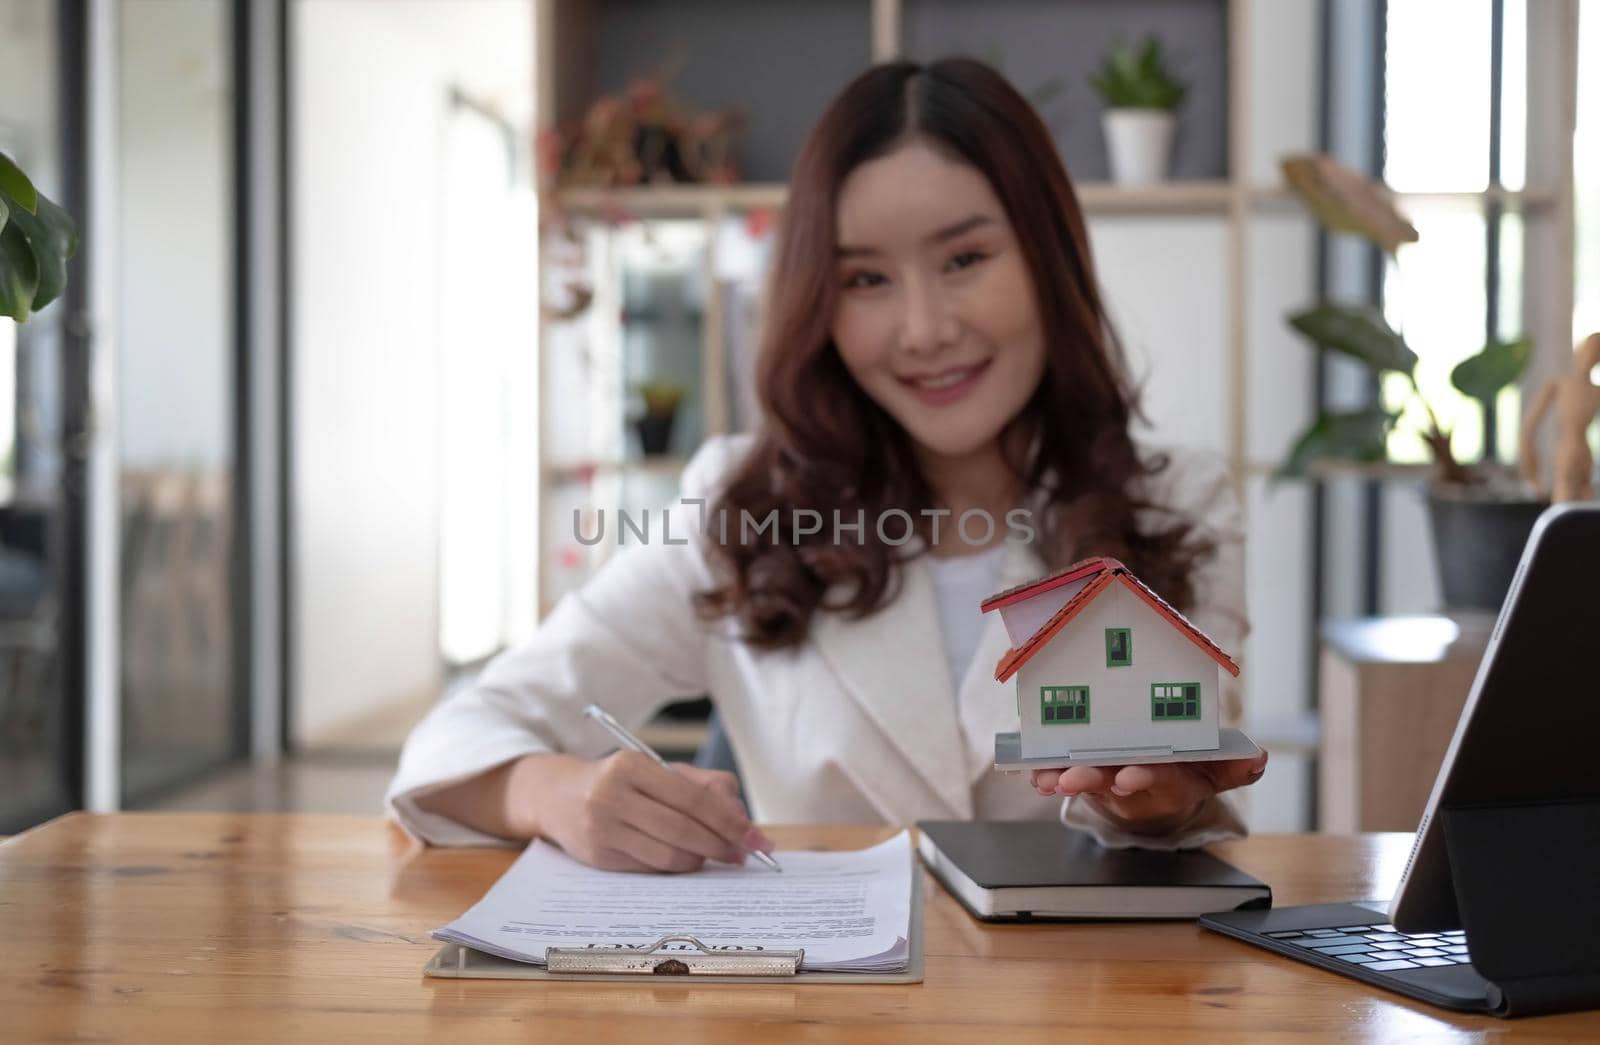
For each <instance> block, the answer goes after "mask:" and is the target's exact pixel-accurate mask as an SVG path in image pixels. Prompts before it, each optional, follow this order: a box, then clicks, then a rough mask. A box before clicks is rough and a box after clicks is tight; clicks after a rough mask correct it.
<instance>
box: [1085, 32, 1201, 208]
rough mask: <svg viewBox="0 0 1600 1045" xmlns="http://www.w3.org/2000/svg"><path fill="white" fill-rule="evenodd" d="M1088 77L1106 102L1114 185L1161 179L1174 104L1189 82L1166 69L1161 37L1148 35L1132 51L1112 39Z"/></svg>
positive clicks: (1174, 120) (1174, 124)
mask: <svg viewBox="0 0 1600 1045" xmlns="http://www.w3.org/2000/svg"><path fill="white" fill-rule="evenodd" d="M1090 82H1091V83H1092V84H1094V88H1095V90H1096V91H1098V92H1100V97H1101V99H1102V100H1103V101H1104V102H1105V105H1106V109H1105V113H1104V114H1103V116H1102V117H1101V119H1102V123H1103V126H1104V127H1105V134H1106V153H1107V155H1108V158H1109V159H1110V163H1111V180H1112V181H1114V182H1116V183H1117V184H1119V185H1148V184H1151V183H1153V182H1158V181H1163V180H1165V179H1166V176H1167V164H1168V161H1169V158H1170V157H1171V155H1172V137H1173V132H1174V130H1175V129H1176V127H1177V117H1176V116H1175V115H1174V110H1176V109H1177V108H1178V106H1179V105H1180V104H1181V103H1182V102H1183V97H1184V95H1185V94H1186V93H1188V90H1189V88H1188V85H1187V84H1185V83H1182V82H1181V81H1179V80H1178V79H1176V78H1175V77H1174V76H1173V75H1172V73H1171V72H1170V71H1169V70H1168V69H1167V65H1166V60H1165V58H1164V56H1163V55H1162V51H1161V41H1160V40H1158V39H1157V38H1156V37H1154V36H1151V37H1148V38H1146V40H1145V42H1144V44H1143V45H1142V46H1141V47H1140V48H1139V49H1138V50H1137V51H1135V50H1134V49H1133V48H1132V47H1129V46H1127V45H1125V44H1121V43H1117V44H1113V45H1112V47H1111V50H1110V51H1109V52H1107V54H1106V58H1105V62H1104V63H1103V64H1102V65H1101V66H1100V71H1099V72H1097V73H1096V74H1095V75H1094V76H1093V77H1091V78H1090Z"/></svg>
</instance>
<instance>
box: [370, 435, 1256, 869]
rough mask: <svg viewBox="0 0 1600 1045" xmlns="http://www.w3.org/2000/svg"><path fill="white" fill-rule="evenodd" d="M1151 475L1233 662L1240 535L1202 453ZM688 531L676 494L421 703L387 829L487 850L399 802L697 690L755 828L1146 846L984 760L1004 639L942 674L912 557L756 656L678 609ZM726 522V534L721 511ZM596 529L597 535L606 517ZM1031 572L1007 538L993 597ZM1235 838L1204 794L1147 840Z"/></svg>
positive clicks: (695, 486)
mask: <svg viewBox="0 0 1600 1045" xmlns="http://www.w3.org/2000/svg"><path fill="white" fill-rule="evenodd" d="M751 443H752V440H751V437H749V436H733V437H719V438H715V439H712V440H710V441H708V442H707V443H706V444H705V445H704V446H703V447H701V449H700V451H699V452H698V453H697V454H695V456H694V458H693V459H692V460H691V461H690V463H689V465H688V467H687V468H686V470H685V472H684V477H683V483H682V488H683V497H685V498H692V497H707V498H708V502H707V503H708V505H709V504H710V503H713V502H714V500H715V492H716V490H717V487H718V484H719V482H720V480H721V478H722V477H723V476H724V475H726V474H727V473H728V470H729V469H730V468H731V467H732V465H734V464H735V463H737V460H738V459H739V456H740V455H741V454H743V453H745V452H747V451H748V449H749V447H750V446H751ZM1152 482H1153V483H1154V484H1155V485H1154V486H1153V487H1152V489H1151V490H1150V491H1149V492H1150V494H1151V500H1152V501H1154V502H1155V503H1158V504H1164V505H1168V506H1170V507H1172V508H1175V509H1177V510H1179V511H1181V512H1183V513H1185V514H1186V515H1187V516H1188V517H1189V518H1190V519H1191V520H1193V521H1194V522H1195V523H1196V525H1197V527H1198V529H1199V531H1200V532H1201V533H1202V534H1203V535H1204V536H1206V537H1208V538H1209V539H1211V540H1214V541H1216V542H1217V545H1218V554H1217V555H1216V556H1215V557H1214V558H1213V559H1211V560H1210V561H1209V562H1208V563H1206V564H1205V566H1204V567H1203V568H1202V569H1201V570H1200V571H1199V572H1198V573H1197V575H1196V590H1197V606H1196V609H1195V611H1194V612H1193V613H1192V614H1190V617H1191V619H1192V620H1193V621H1194V622H1195V624H1196V625H1197V626H1198V627H1200V628H1201V629H1202V630H1203V631H1205V632H1206V633H1207V634H1209V635H1210V636H1211V637H1212V638H1213V639H1214V640H1216V642H1217V643H1218V644H1219V645H1220V646H1222V648H1223V649H1225V650H1227V651H1228V652H1229V653H1231V654H1232V655H1233V656H1234V657H1235V658H1237V657H1238V656H1239V654H1240V645H1241V643H1242V641H1243V638H1244V635H1245V631H1246V620H1245V614H1244V560H1243V541H1244V533H1243V525H1242V521H1241V515H1240V511H1239V507H1238V502H1237V498H1236V497H1235V495H1234V492H1233V489H1232V486H1231V484H1230V483H1229V481H1228V478H1227V475H1226V473H1225V472H1224V471H1223V469H1222V467H1221V465H1220V462H1219V461H1218V460H1217V459H1216V458H1215V457H1214V456H1206V455H1200V454H1196V453H1193V452H1187V451H1185V452H1174V453H1173V454H1172V463H1171V465H1170V466H1169V467H1168V469H1167V470H1166V471H1165V472H1163V473H1162V474H1161V475H1160V476H1158V477H1157V478H1156V479H1155V480H1152ZM596 507H599V506H596ZM609 514H610V513H609V512H608V515H609ZM653 521H654V522H656V523H658V524H659V521H660V520H659V518H657V519H655V520H653ZM699 522H700V509H699V507H698V506H693V505H686V504H682V503H680V504H679V505H677V506H675V507H674V508H673V510H672V521H671V524H670V530H669V534H668V535H670V537H671V538H672V540H673V541H674V542H683V543H671V544H669V543H666V542H665V541H664V540H663V539H662V538H663V536H664V535H663V534H662V533H661V532H660V531H659V530H652V532H651V533H650V535H649V536H650V543H649V544H647V545H641V544H639V543H637V541H636V540H635V539H634V537H633V535H631V534H630V535H629V542H630V543H629V546H628V547H626V548H624V549H622V550H621V551H620V552H618V553H617V554H615V555H614V556H613V557H612V558H611V559H610V560H609V561H607V562H606V564H605V565H604V566H602V567H601V569H600V570H599V571H598V572H597V573H596V574H595V576H594V577H593V578H592V579H591V580H590V581H589V582H588V583H587V584H586V585H584V587H583V588H582V589H580V590H579V591H577V592H574V593H572V594H569V595H567V596H566V597H565V598H563V599H562V600H561V601H560V602H559V603H558V604H557V605H556V607H555V609H554V610H553V611H552V612H551V613H550V615H549V617H548V618H547V619H546V620H545V621H544V622H543V623H542V624H541V625H540V627H539V629H538V631H537V632H536V633H535V635H534V636H533V637H532V638H531V639H529V640H528V641H527V642H526V643H524V644H523V645H521V646H520V647H517V648H515V649H512V650H509V651H507V652H506V653H504V654H502V655H500V656H499V657H497V658H495V659H494V660H493V661H492V662H490V664H489V665H488V666H487V667H486V668H485V669H484V671H483V673H482V675H481V676H480V677H479V678H478V679H477V681H476V682H475V683H474V684H473V685H472V686H470V687H469V688H467V689H465V690H463V691H460V692H458V693H457V694H456V695H455V696H453V697H451V698H449V699H447V700H445V701H443V702H441V703H440V704H438V705H437V706H435V708H434V709H433V710H432V712H431V713H430V714H429V715H428V716H427V717H426V718H425V719H424V720H423V721H422V722H421V723H419V724H418V725H417V727H416V728H415V730H414V731H413V732H412V734H411V736H410V737H409V738H408V739H407V741H406V744H405V748H404V750H403V751H402V752H401V756H400V766H399V771H398V772H397V774H396V776H395V778H394V781H393V782H392V783H391V785H390V787H389V793H388V803H389V807H390V809H391V811H392V813H393V815H394V816H395V817H396V818H397V819H398V821H399V822H400V824H401V825H402V826H404V827H405V828H406V829H407V830H408V831H409V832H410V833H411V834H413V835H414V836H416V837H418V838H420V839H422V840H424V841H427V842H430V843H433V844H438V845H484V844H500V843H501V840H500V839H495V838H492V837H490V836H487V835H484V834H481V833H479V832H477V831H474V830H472V829H470V828H467V827H466V826H464V825H462V824H459V823H457V822H455V821H452V820H449V819H447V818H445V817H442V816H439V815H437V814H433V813H428V812H425V811H423V810H422V809H420V808H418V807H417V805H416V801H415V800H416V798H417V797H418V796H420V795H423V794H425V793H427V792H429V791H432V790H436V789H439V788H442V787H445V786H448V785H451V784H454V783H457V782H459V781H462V780H465V779H467V778H469V777H472V776H475V775H477V774H479V773H482V772H484V771H485V770H488V769H491V768H493V767H495V766H498V765H501V764H503V763H505V762H508V761H510V760H512V759H515V758H518V757H520V756H522V755H525V754H529V753H530V752H541V751H561V752H568V753H572V754H577V755H582V756H585V757H599V756H602V755H605V754H606V753H608V752H609V751H611V750H613V749H614V748H615V744H614V743H613V742H612V741H611V739H610V737H609V736H608V735H607V734H606V733H605V732H604V731H603V730H600V729H599V728H598V727H596V726H595V725H594V724H593V723H592V722H590V721H589V720H588V719H586V718H585V717H584V715H583V708H584V706H585V705H586V704H588V703H590V702H591V701H593V702H596V703H599V704H600V705H601V706H603V707H605V708H606V709H607V710H608V711H610V712H611V713H612V714H613V715H615V716H616V717H617V718H618V719H620V720H621V721H622V722H623V724H624V725H627V726H628V727H629V728H636V727H638V726H641V725H642V724H644V723H645V722H646V721H648V720H649V719H650V718H651V717H652V716H653V715H654V714H655V713H656V711H657V710H658V709H660V708H661V707H662V706H663V705H664V704H666V703H669V702H671V701H673V700H679V699H684V698H691V697H696V696H700V695H703V694H709V695H710V696H711V698H712V700H713V701H714V702H715V703H716V706H717V708H718V710H719V711H720V712H721V715H722V719H723V722H724V724H725V726H726V728H727V733H728V739H729V741H730V743H731V744H732V747H733V751H734V754H735V756H736V757H737V759H738V762H739V768H740V771H741V773H742V774H743V776H744V786H745V797H746V799H747V801H748V802H749V805H750V812H751V815H752V817H753V818H754V819H755V820H757V821H758V822H761V823H825V824H841V823H888V824H909V823H911V822H912V821H915V820H921V819H972V818H981V819H1027V818H1053V817H1056V816H1058V815H1063V816H1064V817H1065V819H1066V821H1067V822H1068V823H1071V824H1075V825H1076V826H1081V827H1085V828H1087V829H1089V830H1091V831H1093V832H1094V833H1095V834H1097V835H1098V836H1099V837H1100V838H1101V840H1102V841H1104V842H1107V843H1108V844H1113V845H1127V844H1140V845H1150V844H1152V843H1150V842H1149V840H1145V839H1140V840H1135V839H1132V838H1130V837H1128V836H1123V835H1119V834H1118V833H1117V832H1116V831H1115V830H1114V829H1112V828H1111V827H1110V825H1108V824H1106V823H1104V822H1103V821H1100V820H1099V819H1098V818H1096V817H1095V816H1094V815H1093V813H1092V811H1091V810H1090V809H1089V808H1088V807H1087V806H1081V804H1080V806H1079V807H1078V808H1074V809H1072V810H1070V812H1069V811H1068V810H1066V809H1064V808H1063V806H1062V803H1061V801H1060V800H1059V799H1055V798H1041V797H1040V796H1039V795H1037V794H1036V793H1035V792H1034V790H1033V788H1032V787H1030V786H1029V784H1028V781H1027V778H1026V777H1025V776H1017V775H1007V774H1001V773H997V772H995V771H994V769H993V768H992V763H993V756H994V735H995V733H997V732H1004V731H1010V730H1015V729H1016V728H1017V721H1016V701H1015V697H1014V695H1013V693H1012V690H1011V684H1010V683H1005V684H1002V683H998V682H996V681H995V680H994V668H995V663H996V662H997V661H998V660H999V659H1000V657H1001V655H1002V654H1003V653H1005V651H1006V649H1007V646H1008V643H1007V641H1006V634H1005V628H1004V626H1003V625H1002V623H1001V621H1000V619H999V614H990V615H989V616H988V617H987V618H986V619H985V622H984V625H983V629H984V630H983V634H982V636H981V639H980V641H979V643H978V647H977V652H976V654H975V655H974V656H973V658H972V661H971V664H970V666H969V669H968V671H967V672H966V677H965V678H962V679H959V680H953V679H951V678H950V677H949V674H950V672H949V668H948V667H947V666H946V660H945V657H944V655H943V645H942V637H941V634H940V624H939V617H938V609H937V606H936V601H935V593H934V588H933V583H932V579H931V577H930V576H929V571H928V567H927V563H926V559H925V558H919V559H916V560H914V561H912V562H911V563H910V564H909V565H908V567H907V568H906V570H905V575H904V578H903V580H902V585H901V587H900V589H899V591H898V594H897V595H896V596H895V597H894V598H893V600H892V601H891V602H889V603H888V604H886V605H885V606H883V607H882V608H881V609H880V610H879V611H878V612H876V613H874V614H872V615H870V616H868V617H866V618H865V619H862V620H855V621H852V620H848V619H846V618H845V617H843V616H842V615H840V614H836V613H822V612H819V613H817V614H816V615H815V616H814V617H813V618H812V621H811V629H810V636H809V638H808V639H807V640H806V642H805V643H804V644H802V645H800V646H797V647H792V648H790V649H786V650H780V651H776V652H768V651H761V650H756V649H753V648H751V647H749V646H747V645H745V644H744V643H741V642H739V641H738V640H737V639H736V638H734V622H732V621H731V620H728V619H722V620H718V621H714V622H705V621H701V620H700V619H699V618H697V617H696V615H695V613H694V610H693V607H692V605H691V602H690V599H691V596H692V595H693V593H695V592H696V591H702V590H705V589H707V588H709V587H710V585H711V579H712V575H711V571H710V568H709V565H708V562H707V557H706V550H705V547H704V545H703V544H702V543H701V542H700V541H698V540H695V539H689V540H687V541H685V540H684V538H685V535H690V534H693V533H694V532H695V528H696V525H697V524H698V523H699ZM870 525H871V523H870V521H869V526H870ZM708 529H710V530H711V531H712V533H713V534H714V533H715V526H714V525H713V526H711V527H708ZM729 531H730V534H734V533H736V532H737V521H736V520H730V525H729ZM605 539H606V540H607V541H614V540H616V533H615V527H614V526H612V525H610V524H609V521H608V528H607V531H606V536H605ZM847 539H854V537H853V536H847ZM1047 572H1049V571H1048V568H1047V567H1046V565H1045V563H1044V562H1043V560H1042V559H1040V557H1039V556H1038V555H1037V553H1036V552H1035V551H1034V550H1033V548H1032V546H1030V545H1026V544H1020V543H1019V544H1010V545H1008V546H1007V547H1006V551H1005V553H1004V555H1003V556H1002V565H1001V568H1000V577H999V580H998V582H997V584H996V590H1000V589H1003V588H1007V587H1011V586H1013V585H1016V584H1021V583H1023V582H1025V581H1028V580H1032V579H1034V578H1036V577H1039V576H1041V575H1043V574H1045V573H1047ZM1229 681H1230V682H1231V681H1232V680H1231V679H1230V680H1229ZM1238 704H1239V702H1238V696H1237V692H1236V691H1230V690H1225V691H1224V700H1223V705H1224V706H1223V719H1224V721H1225V722H1237V720H1238V718H1239V706H1238ZM1242 832H1243V828H1242V826H1241V825H1240V823H1239V821H1238V818H1237V817H1236V816H1235V815H1234V814H1233V812H1232V810H1231V809H1230V808H1229V807H1228V806H1227V803H1226V802H1224V801H1222V800H1221V799H1218V800H1217V801H1215V802H1213V803H1212V804H1211V805H1210V806H1208V808H1207V810H1206V811H1205V812H1204V813H1203V814H1202V816H1201V817H1200V818H1198V819H1197V820H1196V821H1195V822H1193V823H1192V824H1191V825H1189V827H1188V828H1187V829H1186V830H1185V831H1184V832H1183V833H1182V835H1181V836H1180V837H1175V838H1172V839H1167V840H1164V841H1158V842H1156V843H1154V844H1155V845H1156V846H1158V847H1162V848H1166V847H1171V846H1175V845H1180V844H1181V845H1200V844H1204V843H1205V842H1208V841H1213V840H1216V839H1218V838H1223V837H1237V836H1238V835H1239V834H1242Z"/></svg>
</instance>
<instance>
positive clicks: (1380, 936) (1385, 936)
mask: <svg viewBox="0 0 1600 1045" xmlns="http://www.w3.org/2000/svg"><path fill="white" fill-rule="evenodd" d="M1366 938H1367V939H1369V940H1371V941H1372V942H1373V943H1379V942H1386V941H1391V940H1402V939H1404V937H1403V936H1399V935H1396V934H1395V933H1367V934H1366Z"/></svg>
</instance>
